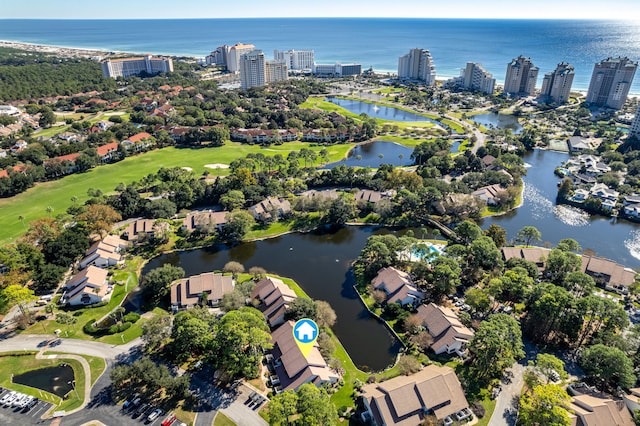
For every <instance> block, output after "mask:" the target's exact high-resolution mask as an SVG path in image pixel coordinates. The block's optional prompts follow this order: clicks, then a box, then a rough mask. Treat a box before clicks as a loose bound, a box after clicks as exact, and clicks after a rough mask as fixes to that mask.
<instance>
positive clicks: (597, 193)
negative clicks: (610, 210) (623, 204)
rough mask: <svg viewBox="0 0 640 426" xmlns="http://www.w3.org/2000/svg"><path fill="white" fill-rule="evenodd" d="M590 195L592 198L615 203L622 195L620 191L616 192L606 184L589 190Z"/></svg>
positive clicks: (599, 184)
mask: <svg viewBox="0 0 640 426" xmlns="http://www.w3.org/2000/svg"><path fill="white" fill-rule="evenodd" d="M589 195H590V196H592V197H596V198H599V199H600V200H602V201H605V200H609V201H613V202H614V203H615V202H616V201H617V200H618V197H619V196H620V193H619V192H618V191H615V190H613V189H611V188H609V187H608V186H607V185H606V184H604V183H596V184H595V185H593V186H592V187H591V189H590V190H589Z"/></svg>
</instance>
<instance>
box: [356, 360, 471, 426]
mask: <svg viewBox="0 0 640 426" xmlns="http://www.w3.org/2000/svg"><path fill="white" fill-rule="evenodd" d="M362 402H363V405H364V412H363V413H362V418H361V420H362V421H363V422H364V423H369V424H372V425H374V426H386V425H419V424H423V421H424V420H425V419H426V418H427V416H429V415H432V416H434V417H435V418H436V419H437V421H438V424H444V425H447V426H448V425H451V424H453V422H465V421H469V420H471V419H473V413H472V412H471V410H470V409H469V403H468V402H467V399H466V398H465V396H464V391H463V390H462V386H461V385H460V381H459V380H458V377H457V376H456V373H455V372H454V371H453V369H452V368H451V367H445V366H442V367H441V366H437V365H435V364H432V365H429V366H427V367H424V368H423V369H422V370H420V371H419V372H417V373H415V374H412V375H410V376H398V377H395V378H393V379H390V380H386V381H384V382H381V383H371V384H367V385H365V386H363V388H362Z"/></svg>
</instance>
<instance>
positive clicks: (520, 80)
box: [504, 55, 538, 96]
mask: <svg viewBox="0 0 640 426" xmlns="http://www.w3.org/2000/svg"><path fill="white" fill-rule="evenodd" d="M536 80H538V67H536V66H535V65H533V62H531V58H525V57H524V56H522V55H520V56H518V57H517V58H515V59H514V60H512V61H511V62H509V63H508V64H507V75H506V77H505V78H504V92H505V93H509V94H512V95H518V96H529V95H532V94H533V93H534V91H535V90H536Z"/></svg>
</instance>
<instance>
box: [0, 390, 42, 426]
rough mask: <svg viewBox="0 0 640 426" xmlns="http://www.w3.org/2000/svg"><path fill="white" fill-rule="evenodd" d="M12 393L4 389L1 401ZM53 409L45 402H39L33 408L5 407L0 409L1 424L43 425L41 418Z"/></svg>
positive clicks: (0, 396) (0, 395) (0, 394)
mask: <svg viewBox="0 0 640 426" xmlns="http://www.w3.org/2000/svg"><path fill="white" fill-rule="evenodd" d="M9 392H10V391H9V390H7V389H3V390H2V392H1V393H0V399H1V398H2V397H4V396H5V395H6V394H8V393H9ZM50 408H51V404H49V403H48V402H44V401H38V402H37V403H36V404H35V405H34V406H33V407H31V408H28V407H25V408H18V407H11V406H5V405H3V406H2V407H1V408H0V424H3V425H10V424H14V425H35V424H38V423H42V421H41V420H40V417H42V415H43V414H44V413H46V412H47V410H49V409H50Z"/></svg>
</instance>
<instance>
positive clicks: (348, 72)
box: [313, 62, 362, 77]
mask: <svg viewBox="0 0 640 426" xmlns="http://www.w3.org/2000/svg"><path fill="white" fill-rule="evenodd" d="M360 74H362V64H341V63H339V62H337V63H335V64H313V75H315V76H316V77H350V76H354V75H360Z"/></svg>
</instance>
